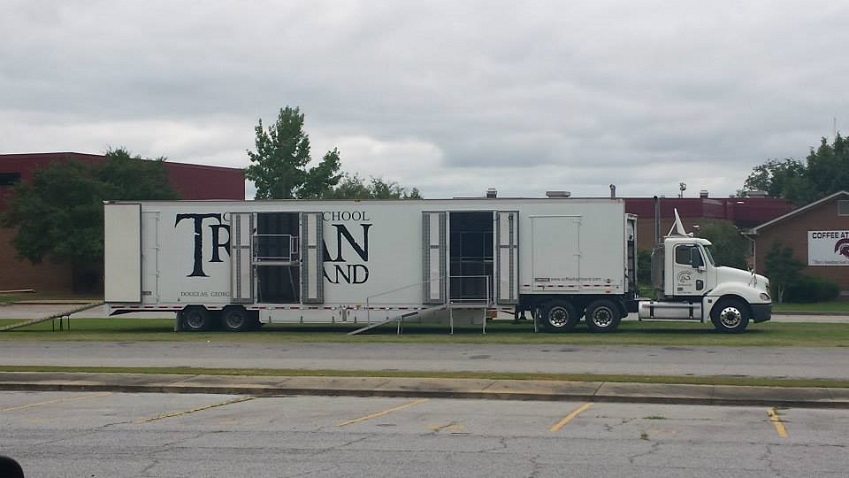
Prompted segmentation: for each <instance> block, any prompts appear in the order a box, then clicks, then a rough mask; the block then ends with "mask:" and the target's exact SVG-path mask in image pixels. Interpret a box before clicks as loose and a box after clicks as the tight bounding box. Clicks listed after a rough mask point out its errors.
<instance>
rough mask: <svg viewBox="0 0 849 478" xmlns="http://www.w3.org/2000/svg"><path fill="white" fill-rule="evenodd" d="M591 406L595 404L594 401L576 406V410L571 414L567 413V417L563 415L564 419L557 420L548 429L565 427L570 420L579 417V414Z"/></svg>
mask: <svg viewBox="0 0 849 478" xmlns="http://www.w3.org/2000/svg"><path fill="white" fill-rule="evenodd" d="M591 406H593V404H592V402H588V403H585V404H583V405H581V406H580V407H578V408H576V409H575V410H573V411H572V413H570V414H568V415H566V416H565V417H563V419H562V420H560V421H559V422H557V423H555V424H554V425H552V426H551V428H549V429H548V431H551V432H556V431H559V430H560V429H561V428H563V427H564V426H566V424H567V423H569V422H570V421H572V419H573V418H575V417H577V416H578V415H580V414H581V413H583V412H584V411H586V410H587V409H588V408H590V407H591Z"/></svg>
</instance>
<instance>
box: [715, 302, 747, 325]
mask: <svg viewBox="0 0 849 478" xmlns="http://www.w3.org/2000/svg"><path fill="white" fill-rule="evenodd" d="M742 320H743V314H741V313H740V311H739V310H737V308H736V307H726V308H724V309H722V312H720V313H719V321H720V322H721V323H722V325H723V326H724V327H727V328H734V327H737V326H738V325H740V322H742Z"/></svg>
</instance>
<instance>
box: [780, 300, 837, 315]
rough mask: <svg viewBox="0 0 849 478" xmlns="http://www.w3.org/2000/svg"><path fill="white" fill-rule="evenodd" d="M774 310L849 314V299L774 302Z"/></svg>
mask: <svg viewBox="0 0 849 478" xmlns="http://www.w3.org/2000/svg"><path fill="white" fill-rule="evenodd" d="M772 311H773V312H790V313H792V312H812V313H821V314H849V300H835V301H831V302H818V303H815V304H775V303H774V304H772Z"/></svg>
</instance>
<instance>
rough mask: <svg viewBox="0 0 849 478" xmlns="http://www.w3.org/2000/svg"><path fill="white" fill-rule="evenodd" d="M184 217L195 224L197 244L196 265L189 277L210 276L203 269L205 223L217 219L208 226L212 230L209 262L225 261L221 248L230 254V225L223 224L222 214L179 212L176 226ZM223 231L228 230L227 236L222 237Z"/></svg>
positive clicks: (195, 246) (195, 247)
mask: <svg viewBox="0 0 849 478" xmlns="http://www.w3.org/2000/svg"><path fill="white" fill-rule="evenodd" d="M183 219H190V220H192V223H193V225H194V234H195V244H194V265H193V266H192V272H191V274H189V275H188V276H187V277H209V276H208V275H206V273H205V272H204V271H203V223H204V221H205V220H207V219H209V220H212V221H215V224H210V225H209V226H208V227H209V229H210V231H211V232H212V259H210V261H209V262H224V261H223V260H222V259H221V249H224V252H226V253H227V255H228V256H229V255H230V226H228V225H226V224H222V222H221V214H215V213H208V214H177V219H176V221H175V222H174V227H177V225H178V224H180V221H182V220H183ZM221 231H227V237H226V238H225V239H222V237H221Z"/></svg>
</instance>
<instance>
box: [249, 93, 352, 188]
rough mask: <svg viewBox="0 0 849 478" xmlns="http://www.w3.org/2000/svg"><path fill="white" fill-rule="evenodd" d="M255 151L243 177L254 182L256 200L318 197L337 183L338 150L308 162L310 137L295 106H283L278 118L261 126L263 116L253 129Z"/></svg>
mask: <svg viewBox="0 0 849 478" xmlns="http://www.w3.org/2000/svg"><path fill="white" fill-rule="evenodd" d="M254 131H255V133H256V141H255V145H256V151H248V152H247V153H248V157H249V158H250V160H251V164H250V166H248V167H247V169H246V170H245V177H246V178H247V179H249V180H251V181H253V182H254V185H256V198H257V199H303V198H321V197H324V196H325V195H327V194H328V193H329V192H330V191H331V190H332V189H333V187H334V186H336V184H337V183H338V182H339V179H341V177H342V175H341V173H340V172H339V170H340V158H339V151H338V150H337V149H335V148H334V149H333V150H332V151H328V152H327V154H325V155H324V158H323V159H322V160H321V162H320V163H319V164H318V165H317V166H313V167H310V168H309V169H307V166H308V165H309V163H310V162H311V159H312V158H311V156H310V139H309V136H307V134H306V133H305V132H304V115H303V114H302V113H301V112H300V109H298V108H291V107H289V106H287V107H285V108H282V109H281V110H280V111H279V113H278V115H277V121H275V122H274V124H273V125H271V126H269V127H268V129H267V130H266V129H263V125H262V119H260V120H259V124H258V125H257V126H256V128H254Z"/></svg>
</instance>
